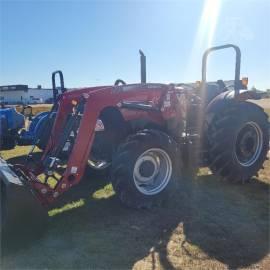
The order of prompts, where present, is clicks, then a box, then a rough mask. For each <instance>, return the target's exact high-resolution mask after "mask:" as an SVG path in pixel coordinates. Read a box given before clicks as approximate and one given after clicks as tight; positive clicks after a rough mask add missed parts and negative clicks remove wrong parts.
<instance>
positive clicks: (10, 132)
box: [0, 106, 25, 150]
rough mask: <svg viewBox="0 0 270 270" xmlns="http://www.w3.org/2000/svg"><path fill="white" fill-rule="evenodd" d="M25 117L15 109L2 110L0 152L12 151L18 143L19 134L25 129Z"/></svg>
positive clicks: (0, 116) (0, 118)
mask: <svg viewBox="0 0 270 270" xmlns="http://www.w3.org/2000/svg"><path fill="white" fill-rule="evenodd" d="M24 122H25V117H24V115H23V114H21V113H18V112H17V111H16V109H15V108H5V107H4V106H2V108H1V109H0V150H10V149H12V148H14V147H15V146H16V144H17V142H18V138H19V136H18V132H19V130H20V129H22V128H23V127H24Z"/></svg>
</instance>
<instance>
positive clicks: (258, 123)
mask: <svg viewBox="0 0 270 270" xmlns="http://www.w3.org/2000/svg"><path fill="white" fill-rule="evenodd" d="M225 48H232V49H234V50H235V53H236V65H235V78H234V80H233V83H232V85H226V83H225V82H224V81H222V80H219V81H217V82H215V83H208V82H207V81H206V64H207V57H208V54H209V53H210V52H212V51H216V50H220V49H225ZM140 53H141V83H138V84H126V83H125V82H124V81H123V80H117V81H116V82H115V85H114V86H98V87H90V88H81V89H76V90H70V91H65V88H64V80H63V74H62V72H60V71H57V72H54V73H53V75H52V81H53V90H54V99H55V103H54V106H53V108H52V111H51V113H50V114H49V115H48V118H47V121H46V122H45V123H44V124H43V129H42V131H41V132H40V133H39V135H38V136H37V140H36V142H35V144H36V145H38V146H40V147H41V148H44V146H45V145H46V147H45V149H44V151H43V155H42V157H41V159H40V160H34V159H33V158H32V159H31V155H32V152H30V154H29V155H28V158H27V161H26V163H25V164H23V165H10V164H7V163H6V162H5V161H4V160H2V159H1V164H0V166H1V167H0V176H1V217H2V219H1V226H2V233H3V236H5V235H8V234H9V232H10V228H11V227H12V226H13V225H14V224H19V225H20V224H21V223H23V222H25V221H29V220H31V221H32V222H36V225H35V226H38V224H39V223H41V222H42V218H41V215H43V214H44V216H46V214H47V211H46V206H49V205H51V204H53V203H54V202H55V201H57V200H58V198H59V197H60V196H61V195H62V194H63V193H65V192H66V191H68V190H69V189H71V188H72V187H73V186H75V185H77V184H78V183H79V182H80V180H81V178H82V176H83V174H84V171H85V168H86V166H87V163H89V165H90V166H91V167H92V168H95V169H106V170H107V172H108V176H109V179H110V180H111V182H112V186H113V188H114V190H115V193H116V195H117V196H118V198H119V199H120V200H121V202H123V203H124V204H126V205H128V206H130V207H134V208H149V207H151V206H153V205H158V204H160V203H161V202H162V201H163V200H164V199H165V198H166V197H168V195H170V194H171V192H173V191H174V190H175V186H174V185H175V184H176V183H177V182H179V181H181V180H182V179H183V177H185V176H183V175H185V174H184V172H185V171H187V170H189V171H190V170H191V169H192V168H193V169H195V168H196V167H198V166H209V168H210V169H211V170H212V172H213V173H214V174H215V175H217V176H218V177H221V178H224V179H227V180H229V181H241V182H245V181H247V180H248V179H250V178H251V177H252V176H253V175H255V174H257V172H258V171H259V170H260V168H261V167H262V164H263V162H264V161H265V159H266V155H267V152H268V148H269V131H268V118H267V115H266V114H265V113H264V111H263V109H262V108H261V107H259V106H257V105H255V104H253V103H251V102H248V101H247V100H248V99H254V98H256V96H255V95H254V93H253V92H251V91H248V90H246V88H247V87H246V86H247V84H246V80H240V59H241V53H240V49H239V48H238V47H237V46H235V45H231V44H228V45H224V46H218V47H213V48H210V49H208V50H207V51H206V52H205V53H204V56H203V62H202V81H201V82H200V83H197V84H169V85H167V84H161V83H146V68H145V66H146V65H145V62H146V60H145V56H144V54H143V53H142V52H140ZM57 75H59V77H60V84H61V93H58V90H59V88H57V87H56V83H55V78H56V76H57ZM89 180H90V179H89ZM44 209H45V211H44ZM36 215H37V216H36ZM29 217H30V218H29ZM26 230H30V232H31V229H30V227H29V226H26ZM20 231H22V228H20Z"/></svg>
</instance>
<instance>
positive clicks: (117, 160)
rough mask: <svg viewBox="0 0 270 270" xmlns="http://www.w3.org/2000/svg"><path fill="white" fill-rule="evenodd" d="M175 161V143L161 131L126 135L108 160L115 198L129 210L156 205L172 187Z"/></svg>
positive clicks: (174, 184)
mask: <svg viewBox="0 0 270 270" xmlns="http://www.w3.org/2000/svg"><path fill="white" fill-rule="evenodd" d="M179 158H180V155H179V153H178V147H177V144H176V143H175V142H174V140H173V139H172V138H170V137H169V136H168V135H167V134H165V133H163V132H160V131H156V130H143V131H140V132H138V133H136V134H135V135H131V136H129V137H128V138H127V140H126V142H125V143H123V144H121V145H120V146H119V147H118V150H117V151H116V153H115V155H114V157H113V161H112V170H111V180H112V185H113V188H114V190H115V192H116V195H117V196H118V198H119V199H120V200H121V202H122V203H124V204H125V205H127V206H129V207H132V208H138V209H140V208H151V207H152V206H155V205H160V204H161V203H162V202H163V201H164V200H165V199H167V198H168V197H169V196H170V195H171V194H172V193H173V191H174V190H175V188H176V183H177V176H179V174H178V171H177V170H178V169H179V165H180V164H179Z"/></svg>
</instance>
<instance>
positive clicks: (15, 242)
mask: <svg viewBox="0 0 270 270" xmlns="http://www.w3.org/2000/svg"><path fill="white" fill-rule="evenodd" d="M0 188H1V194H0V196H1V200H0V202H1V204H0V207H1V220H0V221H1V248H2V252H3V250H5V249H6V248H7V249H8V248H13V247H15V248H16V247H19V246H21V245H22V244H23V245H25V244H26V243H27V242H28V241H29V240H33V239H34V238H35V237H37V236H39V235H41V233H42V232H43V231H44V226H45V225H46V223H47V217H48V214H47V211H46V209H45V208H44V207H42V205H41V204H40V202H39V201H38V200H37V199H36V197H35V196H34V194H33V193H32V191H31V190H30V189H29V187H28V186H26V185H24V184H23V182H22V181H21V179H20V177H18V176H17V175H16V174H15V172H14V171H13V170H12V169H11V168H10V166H9V165H8V164H7V163H6V162H5V161H4V160H3V159H1V158H0Z"/></svg>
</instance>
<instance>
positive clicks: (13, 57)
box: [0, 0, 270, 89]
mask: <svg viewBox="0 0 270 270" xmlns="http://www.w3.org/2000/svg"><path fill="white" fill-rule="evenodd" d="M0 10H1V13H0V20H1V21H0V22H1V24H0V34H1V39H0V85H6V84H28V85H30V86H36V85H37V84H41V85H42V86H44V87H50V85H51V82H50V76H51V72H52V71H54V70H56V69H61V70H63V72H64V76H65V81H66V85H67V86H68V87H80V86H92V85H103V84H112V83H113V82H114V81H115V80H116V79H117V78H121V79H124V80H125V81H126V82H128V83H132V82H138V81H139V55H138V50H139V49H142V50H143V51H144V52H145V54H146V55H147V77H148V81H151V82H164V83H168V82H192V81H196V80H199V79H200V78H201V56H202V53H203V51H204V50H205V49H206V48H207V47H208V46H210V45H220V44H224V43H234V44H237V45H238V46H240V47H241V50H242V72H241V73H242V75H243V76H248V77H249V81H250V83H249V86H250V87H251V86H253V85H255V86H256V87H257V88H260V89H266V88H270V28H269V20H270V1H269V0H245V1H241V0H238V1H236V0H235V1H229V0H227V1H225V0H207V1H199V0H197V1H196V0H194V1H192V0H189V1H188V0H183V1H90V0H89V1H75V0H74V1H3V0H0ZM233 68H234V54H233V51H230V50H229V51H224V52H221V53H215V54H213V56H212V57H211V59H210V62H209V68H208V70H209V73H208V74H209V76H208V79H209V80H216V79H220V78H223V79H231V78H233Z"/></svg>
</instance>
